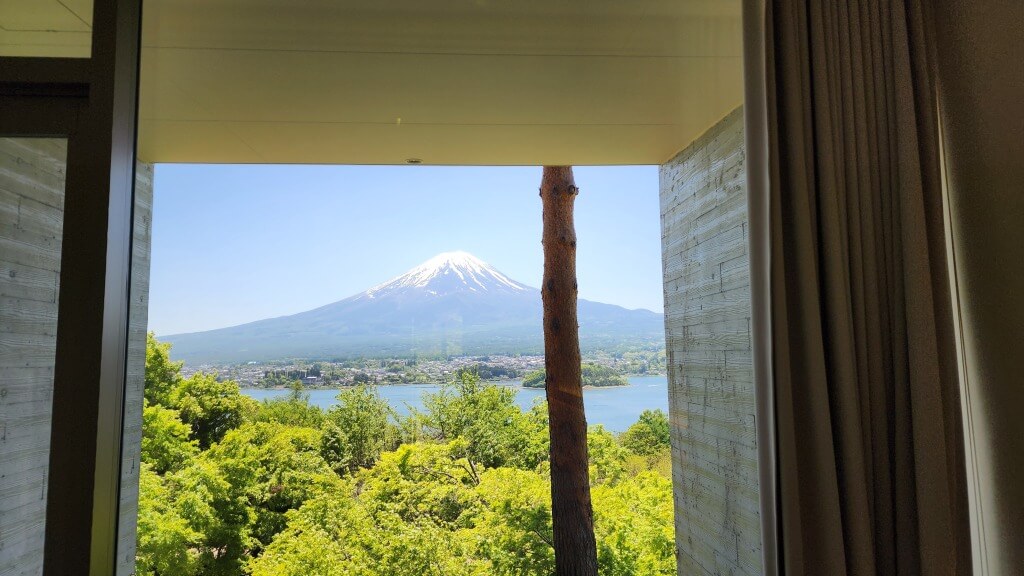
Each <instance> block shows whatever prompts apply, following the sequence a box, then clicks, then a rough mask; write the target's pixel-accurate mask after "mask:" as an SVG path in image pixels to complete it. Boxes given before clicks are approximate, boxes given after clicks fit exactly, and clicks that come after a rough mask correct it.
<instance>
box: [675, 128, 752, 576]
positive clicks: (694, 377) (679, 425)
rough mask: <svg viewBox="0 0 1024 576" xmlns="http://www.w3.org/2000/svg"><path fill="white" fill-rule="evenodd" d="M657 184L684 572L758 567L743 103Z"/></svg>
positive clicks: (689, 575) (691, 575)
mask: <svg viewBox="0 0 1024 576" xmlns="http://www.w3.org/2000/svg"><path fill="white" fill-rule="evenodd" d="M660 180H661V230H662V258H663V270H664V284H665V336H666V348H667V353H668V370H669V410H670V412H671V421H672V475H673V483H674V486H675V488H674V490H673V492H674V495H675V518H676V549H677V555H678V559H679V574H680V575H681V576H683V575H685V576H700V575H716V576H717V575H748V574H760V573H761V530H760V524H759V522H760V520H759V504H758V476H757V439H756V435H755V423H754V406H755V401H754V385H753V368H752V364H751V349H750V265H749V259H748V250H747V193H746V172H745V169H744V142H743V110H742V108H737V109H736V110H734V111H733V112H731V113H729V114H728V115H727V116H726V117H725V118H724V119H722V120H721V121H720V122H718V124H716V125H715V126H713V127H712V128H711V129H710V130H708V131H707V132H706V133H705V134H703V135H702V136H700V137H699V138H697V139H696V140H695V141H694V142H693V143H692V144H691V145H690V146H688V147H687V148H686V149H685V150H683V151H682V152H680V153H679V154H677V155H676V156H675V157H674V158H672V159H671V160H669V161H668V162H666V163H665V164H663V165H662V166H661V170H660Z"/></svg>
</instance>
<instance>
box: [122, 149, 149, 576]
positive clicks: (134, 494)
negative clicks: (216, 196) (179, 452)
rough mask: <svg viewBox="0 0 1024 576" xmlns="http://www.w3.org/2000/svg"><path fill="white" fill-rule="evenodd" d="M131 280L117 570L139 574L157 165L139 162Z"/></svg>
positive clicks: (126, 573) (136, 172) (123, 574)
mask: <svg viewBox="0 0 1024 576" xmlns="http://www.w3.org/2000/svg"><path fill="white" fill-rule="evenodd" d="M134 221H135V224H134V227H133V229H132V237H133V242H132V285H131V294H130V295H129V297H130V298H131V304H130V308H129V312H128V314H129V316H128V364H127V368H126V370H127V376H126V380H127V382H126V384H125V390H124V429H123V430H124V432H123V435H122V438H121V441H122V442H123V447H122V452H121V507H120V509H119V510H118V514H119V516H120V518H119V526H118V532H117V534H118V541H117V574H118V576H129V575H131V574H134V573H135V543H136V539H135V527H136V524H137V523H138V519H139V459H140V455H141V453H142V389H143V386H144V385H145V381H146V327H147V326H148V322H149V256H150V247H151V244H150V241H151V238H152V232H153V165H152V164H143V163H141V162H140V163H138V164H136V166H135V214H134Z"/></svg>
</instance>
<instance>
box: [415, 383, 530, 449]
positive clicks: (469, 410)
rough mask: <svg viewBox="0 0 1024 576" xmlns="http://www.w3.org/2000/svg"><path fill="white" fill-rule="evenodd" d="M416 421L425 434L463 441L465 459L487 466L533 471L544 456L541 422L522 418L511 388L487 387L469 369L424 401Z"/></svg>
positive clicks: (439, 438)
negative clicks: (462, 439) (465, 442)
mask: <svg viewBox="0 0 1024 576" xmlns="http://www.w3.org/2000/svg"><path fill="white" fill-rule="evenodd" d="M423 405H424V409H425V412H424V413H422V414H417V415H415V416H414V417H418V418H420V420H421V422H422V424H423V429H424V431H425V432H426V434H427V435H428V436H432V437H433V438H435V439H437V440H442V441H446V440H454V439H456V438H464V439H465V440H466V441H467V442H468V455H469V457H470V459H471V460H473V461H474V462H479V463H481V464H483V465H484V466H486V467H488V468H497V467H500V466H514V467H516V468H525V469H532V468H535V467H536V466H537V465H538V464H539V463H540V462H541V461H543V460H545V459H546V458H547V444H546V442H545V440H544V437H545V436H546V434H547V429H546V418H545V419H544V420H542V421H541V420H538V419H537V418H536V417H530V416H528V415H525V414H523V412H522V410H520V409H519V406H518V405H517V404H516V403H515V390H513V389H512V388H510V387H508V386H494V385H486V384H483V383H482V382H480V378H479V377H478V376H477V375H476V374H474V373H472V372H468V371H461V372H459V374H457V376H456V378H455V380H454V381H453V382H450V383H447V384H445V385H443V386H442V387H441V389H440V390H439V391H438V392H437V393H434V394H425V395H424V398H423Z"/></svg>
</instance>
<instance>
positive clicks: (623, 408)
mask: <svg viewBox="0 0 1024 576" xmlns="http://www.w3.org/2000/svg"><path fill="white" fill-rule="evenodd" d="M492 384H496V385H499V386H513V387H515V388H516V403H517V404H519V406H520V407H521V408H522V409H523V410H529V409H530V407H531V406H532V405H533V403H534V401H535V400H537V399H543V398H544V390H537V389H531V388H522V387H521V386H520V381H519V380H508V381H504V382H492ZM439 388H440V386H439V385H437V384H399V385H389V386H378V387H377V391H378V392H379V393H380V395H381V397H382V398H384V399H385V400H387V401H388V403H389V404H390V405H391V407H392V408H394V409H395V411H396V412H398V413H399V414H402V415H405V414H408V413H409V407H413V408H418V409H422V408H423V400H422V397H423V394H424V393H427V392H437V390H438V389H439ZM242 393H243V394H245V395H247V396H249V397H250V398H254V399H256V400H266V399H270V398H277V397H280V396H286V395H287V394H288V390H267V389H263V388H243V389H242ZM308 393H309V401H310V403H311V404H315V405H317V406H319V407H321V408H323V409H325V410H326V409H327V408H329V407H330V406H331V405H333V404H336V403H337V400H335V396H337V395H338V390H335V389H329V390H308ZM583 404H584V406H586V411H587V423H588V424H591V425H593V424H602V425H604V427H605V428H608V429H609V430H611V431H613V432H624V431H625V430H626V429H627V428H629V427H630V425H632V424H633V423H634V422H636V420H637V418H639V417H640V413H641V412H643V411H644V410H654V409H661V410H662V411H663V412H665V413H666V414H667V413H668V380H667V378H666V377H665V376H630V377H629V386H615V387H609V388H590V389H587V390H584V391H583Z"/></svg>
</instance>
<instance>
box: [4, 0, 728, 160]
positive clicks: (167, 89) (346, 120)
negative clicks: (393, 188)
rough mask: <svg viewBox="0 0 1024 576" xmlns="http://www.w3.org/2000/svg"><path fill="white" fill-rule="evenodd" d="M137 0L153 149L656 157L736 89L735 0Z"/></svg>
mask: <svg viewBox="0 0 1024 576" xmlns="http://www.w3.org/2000/svg"><path fill="white" fill-rule="evenodd" d="M55 1H56V0H55ZM86 1H88V0H86ZM8 2H15V3H22V2H24V3H27V4H28V3H32V2H39V3H49V2H50V0H3V1H2V2H0V5H4V6H5V8H6V6H7V3H8ZM62 2H63V4H65V5H71V4H72V3H71V2H69V0H60V1H58V2H56V3H57V4H61V3H62ZM78 3H81V0H79V2H78ZM143 15H144V25H143V57H142V85H141V109H140V150H139V152H140V156H141V157H142V158H143V159H145V160H148V161H153V162H231V163H235V162H238V163H250V162H257V163H267V162H269V163H346V164H396V163H404V162H405V161H406V160H407V159H409V158H419V159H421V160H422V162H423V163H424V164H485V165H487V164H575V165H584V164H657V163H661V162H663V161H665V160H666V159H668V158H670V157H671V156H672V155H673V154H674V153H675V152H677V151H678V150H680V149H682V148H683V147H685V146H686V145H687V144H688V143H689V142H691V141H692V140H693V139H694V138H695V137H696V136H698V135H699V134H700V133H702V132H703V131H704V130H706V129H707V128H709V127H710V126H711V125H712V124H714V123H715V122H716V121H717V120H719V119H720V118H722V117H723V116H724V115H725V114H727V113H728V112H729V111H731V110H732V109H734V108H735V107H736V106H738V105H739V104H740V103H741V100H742V73H741V67H742V61H741V49H742V47H741V32H740V28H741V25H740V2H739V0H718V1H712V0H626V1H623V0H562V1H557V0H525V1H511V0H504V1H501V0H435V1H431V2H426V1H424V0H392V1H384V0H377V1H372V0H361V1H356V0H290V1H289V0H145V3H144V8H143ZM21 16H22V17H23V18H24V17H26V15H25V12H24V10H23V11H22V14H21ZM12 17H13V16H12ZM12 17H8V19H7V20H6V21H5V20H4V18H5V10H0V25H3V26H5V27H6V25H7V22H10V21H12V20H11V18H12ZM79 24H82V22H81V21H80V22H79Z"/></svg>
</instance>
